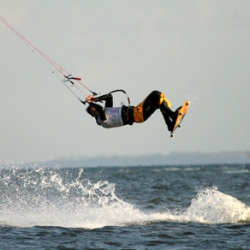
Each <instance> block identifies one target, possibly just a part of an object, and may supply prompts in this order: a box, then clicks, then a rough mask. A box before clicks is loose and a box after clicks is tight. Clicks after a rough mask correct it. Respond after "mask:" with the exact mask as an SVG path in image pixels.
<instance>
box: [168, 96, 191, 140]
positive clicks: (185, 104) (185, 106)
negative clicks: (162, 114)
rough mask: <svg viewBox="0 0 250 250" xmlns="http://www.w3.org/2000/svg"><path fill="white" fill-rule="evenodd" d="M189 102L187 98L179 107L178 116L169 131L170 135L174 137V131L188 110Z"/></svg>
mask: <svg viewBox="0 0 250 250" xmlns="http://www.w3.org/2000/svg"><path fill="white" fill-rule="evenodd" d="M189 104H190V102H189V101H188V100H186V101H185V103H184V105H183V106H182V107H181V109H180V110H179V111H178V116H177V119H176V121H175V124H174V128H173V130H172V131H171V132H170V137H174V132H175V130H176V129H177V128H180V127H181V126H180V124H181V122H182V120H183V119H184V117H185V115H186V114H187V112H188V108H189Z"/></svg>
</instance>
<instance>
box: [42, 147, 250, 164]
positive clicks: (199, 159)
mask: <svg viewBox="0 0 250 250" xmlns="http://www.w3.org/2000/svg"><path fill="white" fill-rule="evenodd" d="M47 162H48V163H54V164H59V165H72V166H76V167H77V166H82V167H94V166H110V167H112V166H117V167H119V166H154V165H197V164H199V165H200V164H250V152H248V151H237V152H229V151H226V152H216V153H202V152H189V153H184V152H173V153H170V154H166V155H164V154H152V155H138V156H131V155H114V156H102V155H99V156H93V157H89V156H77V157H70V158H61V159H55V160H51V161H47Z"/></svg>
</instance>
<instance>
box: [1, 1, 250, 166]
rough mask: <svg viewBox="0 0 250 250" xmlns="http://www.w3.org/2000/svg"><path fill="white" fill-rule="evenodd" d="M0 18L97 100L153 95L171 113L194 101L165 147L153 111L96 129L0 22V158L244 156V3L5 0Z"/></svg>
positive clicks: (249, 86) (248, 29)
mask: <svg viewBox="0 0 250 250" xmlns="http://www.w3.org/2000/svg"><path fill="white" fill-rule="evenodd" d="M0 15H1V16H2V17H3V18H4V19H6V20H7V21H8V22H9V23H10V24H11V25H12V26H13V27H14V28H15V29H17V30H18V31H19V32H20V33H21V34H22V35H23V36H24V37H25V38H27V39H28V40H29V41H30V42H31V43H33V44H34V45H35V46H36V47H37V48H39V49H40V50H42V51H43V52H45V53H46V54H47V55H48V56H50V57H51V58H52V59H53V60H55V61H56V62H57V63H58V64H60V65H61V66H63V67H64V68H65V69H66V70H67V71H69V72H71V73H73V74H74V75H75V76H78V77H81V78H82V82H83V83H84V84H85V85H87V86H88V87H89V88H90V89H93V90H94V91H96V92H98V93H101V94H105V93H106V92H109V91H111V90H114V89H117V88H121V89H124V90H126V92H127V93H128V95H129V96H130V99H131V104H132V105H137V104H138V103H140V102H141V101H142V100H143V99H144V98H145V97H146V96H147V95H148V94H149V93H150V92H151V91H152V90H159V91H162V92H164V93H165V94H166V96H167V97H168V98H169V99H170V101H171V103H172V108H173V109H176V108H177V107H179V106H180V105H182V104H183V103H184V101H185V100H186V99H189V100H190V101H191V105H190V110H189V113H188V115H187V116H186V118H185V120H184V121H183V124H182V128H181V129H179V130H177V131H176V134H175V137H174V138H173V139H171V138H169V135H170V134H169V132H168V130H167V127H166V125H165V123H164V120H163V118H162V115H161V113H160V112H159V110H158V111H156V112H155V113H154V114H153V115H152V116H151V117H150V118H149V120H147V121H146V122H145V123H142V124H134V125H133V126H125V127H122V128H115V129H104V128H102V127H100V126H97V125H96V123H95V120H94V119H93V118H91V117H90V116H89V115H88V114H87V113H86V112H85V108H86V106H84V105H82V104H81V103H80V102H79V101H78V100H77V98H75V96H73V95H72V93H71V92H70V91H69V90H68V89H67V88H65V86H64V85H63V84H62V83H61V82H60V81H59V80H58V79H57V77H55V75H53V74H52V73H51V71H49V70H48V68H46V67H45V65H44V64H42V63H41V61H40V60H38V58H37V57H36V56H35V53H33V52H32V51H31V50H30V49H29V48H28V47H27V46H26V45H25V43H23V42H22V40H20V39H19V37H18V36H16V34H15V33H14V32H13V31H12V30H11V29H9V28H8V27H7V26H6V25H5V24H4V23H2V22H0V33H1V47H0V70H1V73H0V84H1V91H0V100H1V106H0V116H1V126H0V160H1V161H2V162H5V161H11V160H13V161H37V160H39V161H41V160H49V159H55V158H60V157H70V156H95V155H107V156H112V155H147V154H155V153H160V154H169V153H171V152H178V151H181V152H194V151H201V152H219V151H228V150H229V151H235V150H244V151H249V150H250V131H249V129H250V114H249V110H250V109H249V108H250V104H249V93H250V82H249V80H250V1H249V0H245V1H244V0H234V1H233V0H220V1H218V0H214V1H213V0H197V1H195V0H185V1H181V0H173V1H168V0H162V1H160V0H154V1H153V0H150V1H148V0H131V1H130V0H127V1H124V0H106V1H105V0H100V1H95V0H88V1H84V0H74V1H69V0H50V1H42V0H22V1H19V0H1V1H0ZM83 91H84V92H85V93H86V94H88V92H86V91H85V89H84V90H83ZM114 102H115V105H120V103H121V102H124V103H125V104H126V97H125V96H124V95H122V94H114Z"/></svg>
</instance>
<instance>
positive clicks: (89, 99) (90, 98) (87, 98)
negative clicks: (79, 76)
mask: <svg viewBox="0 0 250 250" xmlns="http://www.w3.org/2000/svg"><path fill="white" fill-rule="evenodd" d="M86 101H87V102H96V98H95V97H93V95H89V96H87V97H86Z"/></svg>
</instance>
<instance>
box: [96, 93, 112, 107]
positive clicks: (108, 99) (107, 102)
mask: <svg viewBox="0 0 250 250" xmlns="http://www.w3.org/2000/svg"><path fill="white" fill-rule="evenodd" d="M97 101H105V107H106V108H111V107H113V96H112V94H107V95H102V96H99V97H98V98H97Z"/></svg>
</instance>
